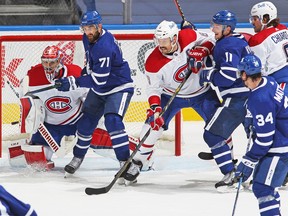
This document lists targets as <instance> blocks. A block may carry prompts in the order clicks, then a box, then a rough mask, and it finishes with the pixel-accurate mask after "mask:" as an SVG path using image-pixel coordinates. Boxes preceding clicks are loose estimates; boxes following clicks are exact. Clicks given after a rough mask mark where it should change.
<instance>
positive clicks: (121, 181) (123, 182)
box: [117, 161, 131, 185]
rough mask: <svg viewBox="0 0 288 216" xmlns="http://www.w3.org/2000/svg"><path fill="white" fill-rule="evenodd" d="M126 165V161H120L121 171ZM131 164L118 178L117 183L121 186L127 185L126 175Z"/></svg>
mask: <svg viewBox="0 0 288 216" xmlns="http://www.w3.org/2000/svg"><path fill="white" fill-rule="evenodd" d="M125 163H126V161H120V169H121V168H122V167H123V166H124V164H125ZM130 165H131V163H129V164H128V166H127V167H126V169H125V170H124V171H123V172H122V174H121V176H120V177H119V178H118V180H117V183H118V184H119V185H125V179H124V176H125V175H126V173H127V171H128V169H129V168H130Z"/></svg>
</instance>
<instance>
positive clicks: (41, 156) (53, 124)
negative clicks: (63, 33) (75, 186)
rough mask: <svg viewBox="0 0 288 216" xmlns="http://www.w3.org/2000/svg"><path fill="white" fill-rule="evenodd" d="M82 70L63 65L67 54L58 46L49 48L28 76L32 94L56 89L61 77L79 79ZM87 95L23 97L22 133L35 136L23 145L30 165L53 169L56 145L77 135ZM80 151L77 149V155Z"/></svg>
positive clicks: (55, 92) (56, 93)
mask: <svg viewBox="0 0 288 216" xmlns="http://www.w3.org/2000/svg"><path fill="white" fill-rule="evenodd" d="M81 71H82V69H81V68H80V67H79V66H77V65H74V64H64V54H63V52H62V51H61V50H60V49H59V48H58V47H57V46H48V47H46V48H45V49H44V51H43V54H42V56H41V64H38V65H35V66H34V67H32V68H31V69H30V70H29V71H28V73H27V80H28V89H29V92H30V91H35V90H39V89H42V88H44V87H49V86H53V85H54V81H55V79H58V78H61V77H66V76H75V77H79V76H80V75H81ZM86 94H87V89H85V88H82V89H77V90H75V91H71V92H60V91H58V90H57V89H55V88H54V89H50V90H46V91H42V92H39V93H34V94H33V96H23V97H22V98H20V101H21V133H32V134H33V135H32V138H31V140H30V144H29V145H23V146H22V150H23V151H24V155H25V159H26V162H27V164H29V165H32V166H34V167H36V165H37V168H38V169H42V168H44V169H51V168H53V167H54V163H53V161H51V157H52V155H53V153H54V152H55V151H57V150H58V149H57V145H58V146H59V145H60V143H61V140H62V138H63V137H64V136H67V137H68V136H75V132H76V123H77V121H78V120H79V118H80V117H81V115H82V113H81V109H82V106H83V100H84V98H85V96H86ZM40 118H42V120H41V119H40ZM43 122H44V123H43ZM42 123H43V124H42ZM40 125H41V126H40ZM43 132H44V134H45V135H43ZM47 133H50V134H48V135H47ZM50 146H51V147H50ZM77 151H78V147H77V146H75V147H74V154H77Z"/></svg>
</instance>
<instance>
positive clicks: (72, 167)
mask: <svg viewBox="0 0 288 216" xmlns="http://www.w3.org/2000/svg"><path fill="white" fill-rule="evenodd" d="M83 160H84V157H83V158H78V157H73V158H72V160H71V162H70V163H69V164H67V165H66V166H65V168H64V170H65V172H66V173H69V174H74V173H75V171H76V170H77V169H78V168H79V167H80V165H81V164H82V162H83ZM65 176H66V175H65Z"/></svg>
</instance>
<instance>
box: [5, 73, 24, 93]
mask: <svg viewBox="0 0 288 216" xmlns="http://www.w3.org/2000/svg"><path fill="white" fill-rule="evenodd" d="M3 78H4V80H5V81H6V83H7V84H8V85H9V86H10V88H11V90H12V91H13V93H14V94H15V95H16V97H17V98H19V97H20V96H19V93H18V92H17V91H16V89H15V88H14V86H13V85H12V83H11V82H10V81H9V80H8V78H7V77H6V76H4V77H3Z"/></svg>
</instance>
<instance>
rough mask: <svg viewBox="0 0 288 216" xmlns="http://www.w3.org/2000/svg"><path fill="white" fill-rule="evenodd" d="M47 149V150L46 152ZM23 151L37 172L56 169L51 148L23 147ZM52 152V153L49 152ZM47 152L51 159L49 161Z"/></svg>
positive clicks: (39, 146) (38, 146)
mask: <svg viewBox="0 0 288 216" xmlns="http://www.w3.org/2000/svg"><path fill="white" fill-rule="evenodd" d="M44 149H45V150H44ZM22 150H23V151H24V156H25V159H26V162H27V164H28V165H30V166H31V167H32V168H33V169H35V170H37V171H43V170H46V171H47V170H50V169H52V168H54V167H55V165H54V162H53V161H51V160H50V159H51V157H52V154H53V152H52V154H51V150H50V148H48V147H46V148H45V146H42V145H27V144H26V145H23V146H22ZM49 150H50V152H49ZM45 152H47V156H48V157H50V158H48V159H49V160H47V158H46V155H45Z"/></svg>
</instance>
